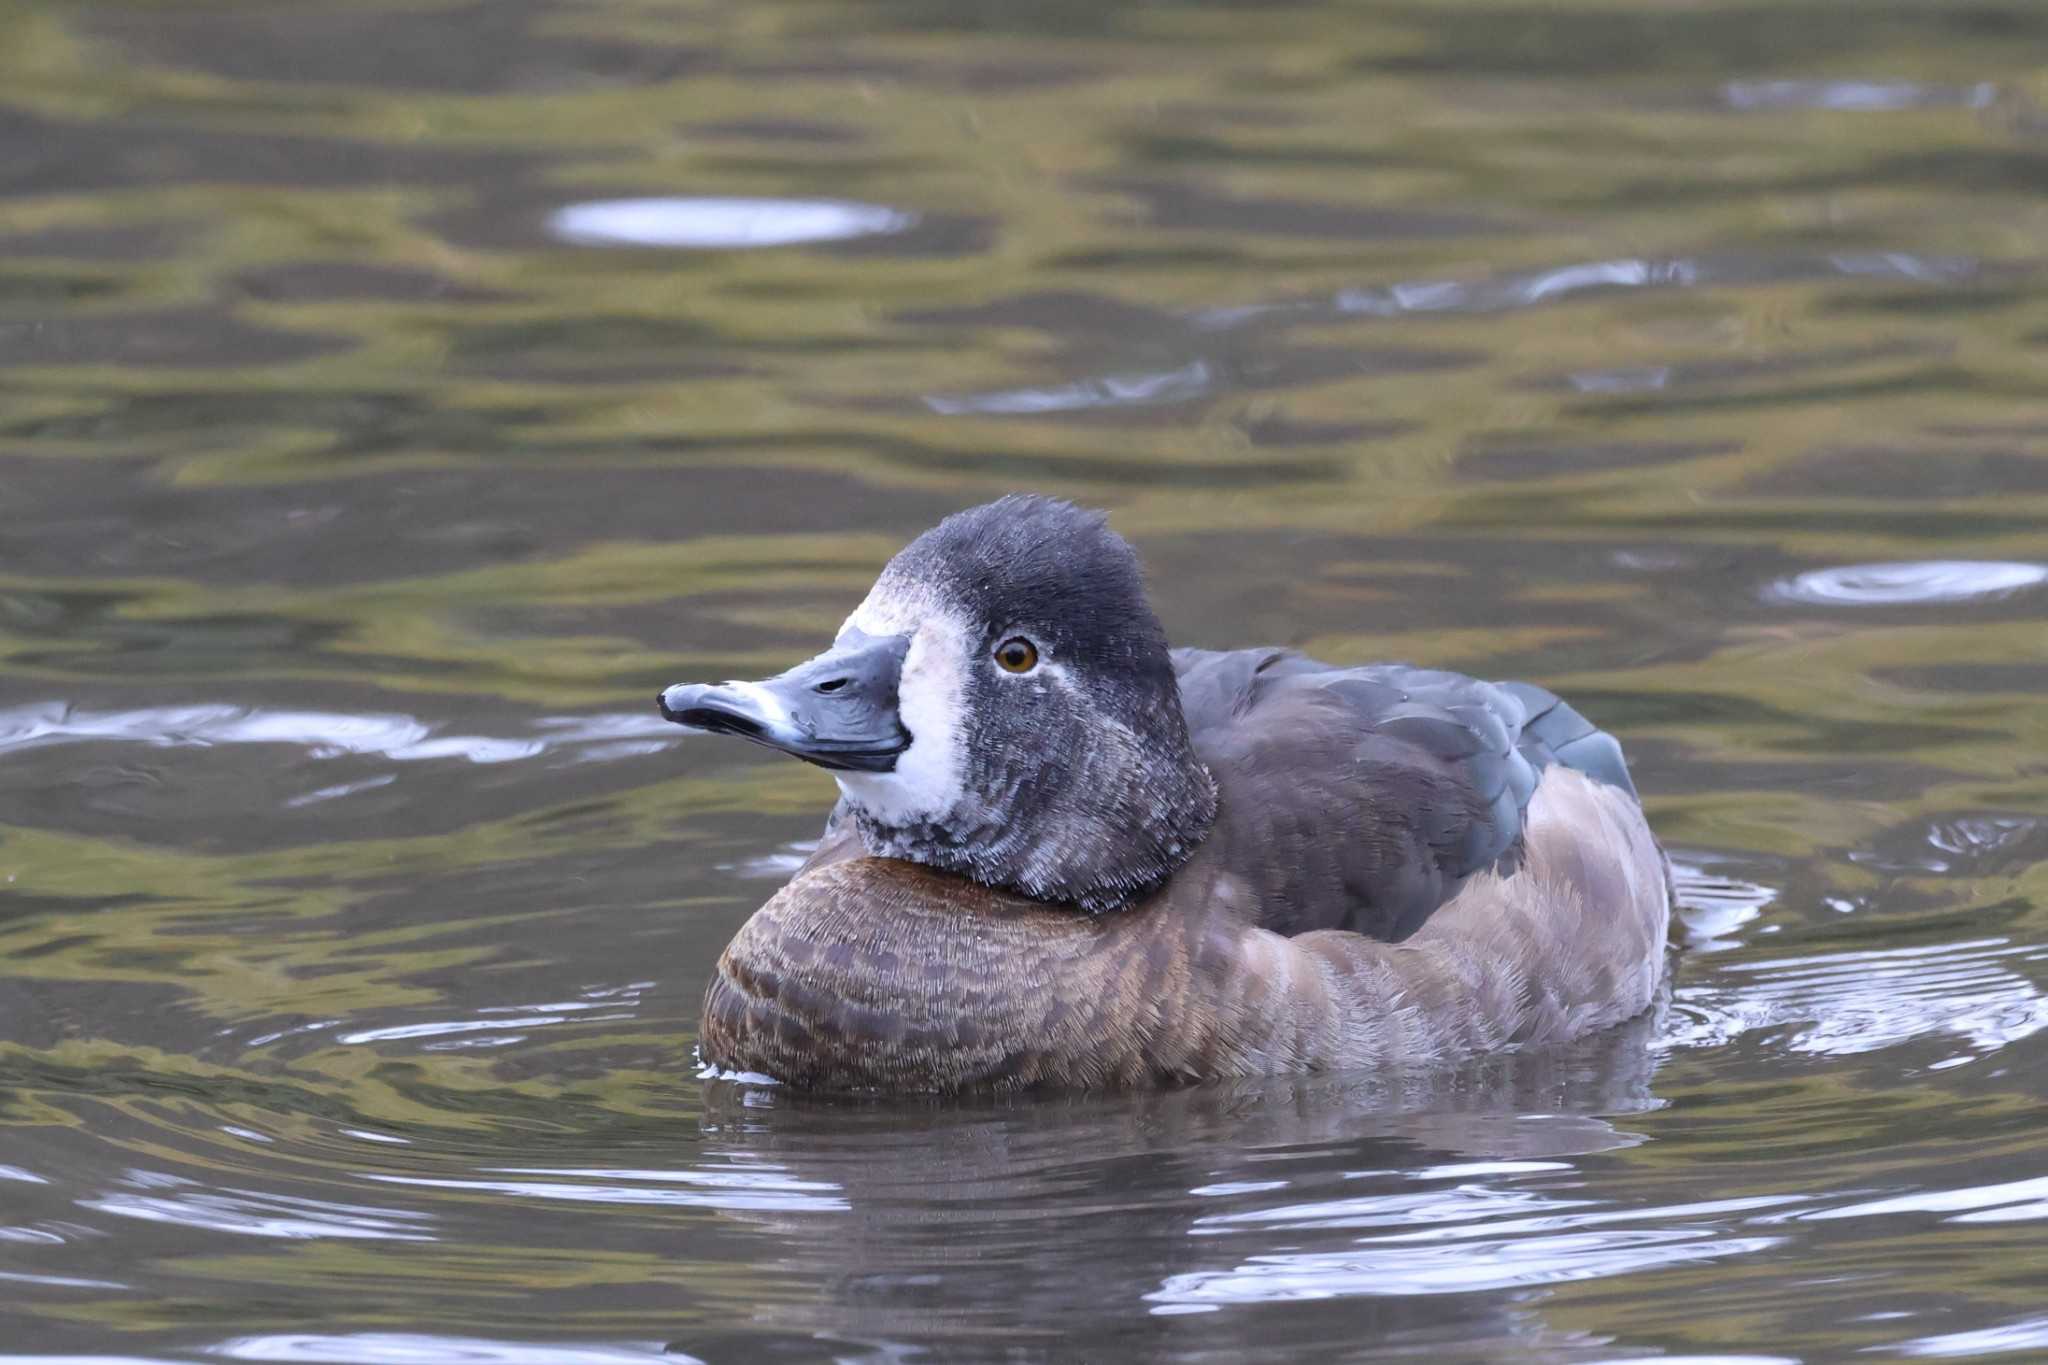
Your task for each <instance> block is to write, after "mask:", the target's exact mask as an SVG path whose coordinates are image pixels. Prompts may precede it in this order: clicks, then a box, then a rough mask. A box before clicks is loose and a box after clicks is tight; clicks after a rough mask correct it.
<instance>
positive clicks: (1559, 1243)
mask: <svg viewBox="0 0 2048 1365" xmlns="http://www.w3.org/2000/svg"><path fill="white" fill-rule="evenodd" d="M1570 1170H1571V1167H1570V1165H1569V1164H1568V1163H1561V1162H1556V1161H1502V1162H1467V1163H1456V1164H1449V1165H1441V1166H1437V1167H1432V1168H1429V1169H1427V1170H1422V1171H1417V1172H1414V1173H1412V1175H1411V1176H1410V1177H1409V1178H1410V1179H1414V1180H1424V1179H1432V1178H1451V1179H1457V1180H1459V1182H1460V1183H1457V1184H1455V1185H1451V1186H1449V1187H1437V1188H1432V1189H1425V1190H1398V1191H1386V1192H1379V1193H1373V1194H1365V1195H1360V1196H1357V1197H1354V1198H1346V1199H1334V1200H1317V1201H1311V1202H1306V1203H1296V1204H1280V1205H1275V1206H1272V1207H1268V1208H1259V1209H1243V1210H1237V1211H1234V1212H1230V1213H1218V1214H1210V1215H1206V1216H1204V1217H1201V1218H1197V1219H1196V1220H1195V1222H1194V1225H1193V1227H1192V1228H1191V1229H1190V1233H1191V1235H1193V1236H1196V1237H1218V1238H1225V1237H1228V1238H1241V1237H1243V1236H1245V1235H1247V1234H1257V1235H1259V1236H1261V1237H1272V1236H1274V1235H1275V1234H1300V1233H1311V1232H1326V1231H1329V1230H1332V1229H1350V1228H1358V1229H1388V1231H1382V1232H1377V1233H1376V1234H1375V1235H1372V1236H1367V1237H1361V1238H1358V1239H1357V1240H1355V1241H1353V1242H1351V1243H1350V1244H1349V1245H1348V1246H1346V1247H1345V1248H1344V1249H1342V1250H1336V1251H1314V1252H1303V1251H1294V1250H1281V1251H1274V1252H1269V1253H1262V1254H1258V1255H1253V1256H1248V1257H1246V1258H1244V1259H1243V1260H1241V1261H1240V1262H1238V1263H1237V1264H1236V1265H1233V1266H1231V1267H1229V1268H1227V1269H1222V1270H1204V1271H1195V1272H1191V1273H1187V1274H1181V1275H1174V1276H1171V1277H1169V1278H1168V1279H1167V1280H1165V1281H1164V1282H1163V1283H1162V1284H1161V1285H1160V1287H1159V1288H1158V1289H1156V1290H1154V1291H1152V1292H1151V1293H1150V1294H1147V1295H1146V1296H1145V1298H1146V1300H1147V1301H1148V1302H1150V1303H1152V1304H1153V1305H1154V1308H1153V1310H1152V1311H1154V1312H1155V1313H1185V1312H1191V1311H1199V1310H1200V1309H1202V1308H1204V1307H1211V1308H1213V1307H1216V1306H1219V1305H1222V1304H1226V1303H1250V1302H1271V1301H1278V1300H1293V1299H1327V1298H1344V1297H1353V1296H1376V1295H1401V1294H1453V1293H1466V1292H1470V1291H1474V1290H1488V1289H1512V1288H1520V1287H1526V1286H1530V1285H1541V1284H1558V1283H1563V1282H1565V1281H1569V1280H1585V1279H1595V1278H1599V1277H1603V1276H1608V1275H1619V1274H1629V1273H1635V1272H1638V1271H1643V1270H1653V1269H1658V1268H1661V1267H1665V1266H1671V1265H1680V1264H1686V1263H1689V1262H1695V1261H1702V1260H1708V1259H1713V1258H1717V1257H1722V1256H1734V1255H1743V1254H1747V1253H1750V1252H1754V1251H1759V1250H1762V1249H1764V1248H1766V1247H1770V1246H1774V1245H1776V1244H1778V1243H1779V1242H1781V1241H1783V1240H1784V1239H1783V1238H1781V1237H1778V1236H1775V1235H1744V1236H1731V1235H1728V1234H1727V1233H1726V1232H1725V1230H1724V1229H1723V1228H1722V1227H1719V1226H1716V1224H1718V1223H1722V1222H1725V1221H1727V1220H1728V1217H1729V1215H1748V1214H1756V1213H1760V1212H1763V1211H1767V1210H1774V1209H1784V1208H1787V1207H1791V1206H1796V1205H1801V1204H1806V1203H1810V1202H1811V1200H1810V1198H1809V1197H1808V1196H1805V1195H1768V1196H1756V1197H1752V1198H1742V1199H1722V1200H1714V1201H1709V1202H1702V1203H1693V1204H1676V1205H1666V1206H1662V1207H1657V1208H1630V1209H1623V1208H1615V1207H1613V1206H1611V1205H1609V1204H1605V1203H1604V1202H1603V1201H1599V1200H1595V1199H1590V1198H1582V1197H1570V1198H1564V1197H1558V1196H1556V1195H1552V1194H1548V1193H1545V1192H1544V1191H1541V1190H1537V1189H1526V1188H1515V1187H1514V1186H1513V1184H1512V1182H1514V1181H1516V1180H1519V1179H1526V1178H1529V1177H1535V1176H1556V1175H1558V1174H1560V1173H1564V1172H1569V1171H1570ZM1370 1174H1376V1175H1380V1176H1383V1177H1384V1176H1386V1175H1388V1174H1390V1173H1387V1172H1373V1173H1370ZM1482 1181H1491V1182H1494V1183H1482ZM1503 1182H1505V1183H1503ZM1738 1221H1747V1220H1738ZM1646 1223H1647V1224H1651V1225H1652V1226H1640V1225H1641V1224H1646Z"/></svg>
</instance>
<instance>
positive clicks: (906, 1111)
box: [685, 1009, 1773, 1359]
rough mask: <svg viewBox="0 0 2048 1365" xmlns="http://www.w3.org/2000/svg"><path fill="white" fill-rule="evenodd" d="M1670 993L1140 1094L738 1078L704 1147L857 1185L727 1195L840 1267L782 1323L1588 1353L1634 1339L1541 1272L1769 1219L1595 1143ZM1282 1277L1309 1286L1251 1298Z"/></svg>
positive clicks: (1741, 1245)
mask: <svg viewBox="0 0 2048 1365" xmlns="http://www.w3.org/2000/svg"><path fill="white" fill-rule="evenodd" d="M1660 1016H1661V1009H1660V1010H1659V1011H1654V1012H1652V1013H1651V1014H1649V1015H1646V1016H1644V1017H1642V1018H1640V1019H1638V1020H1635V1021H1633V1022H1632V1023H1630V1024H1629V1025H1627V1026H1625V1027H1623V1028H1621V1029H1618V1030H1614V1031H1612V1032H1609V1033H1606V1034H1603V1035H1600V1036H1599V1037H1596V1038H1593V1039H1589V1040H1585V1041H1584V1042H1582V1043H1580V1044H1578V1045H1575V1046H1573V1047H1570V1048H1566V1049H1560V1050H1556V1051H1551V1052H1544V1053H1530V1054H1526V1055H1512V1056H1507V1057H1499V1058H1494V1059H1491V1060H1489V1061H1487V1062H1485V1063H1482V1064H1478V1065H1474V1066H1470V1067H1467V1068H1464V1069H1462V1070H1458V1071H1452V1072H1438V1073H1434V1074H1387V1075H1369V1076H1310V1077H1290V1078H1285V1079H1275V1080H1270V1081H1260V1082H1241V1083H1236V1084H1230V1085H1219V1086H1208V1087H1202V1088H1198V1089H1190V1090H1180V1091H1169V1092H1163V1093H1156V1094H1146V1095H1138V1096H1127V1097H1106V1096H1094V1097H1077V1098H1071V1099H1067V1098H1031V1099H1013V1100H1006V1101H988V1102H983V1103H979V1104H977V1103H973V1102H945V1103H940V1102H931V1103H928V1104H923V1105H916V1104H906V1103H905V1102H904V1101H902V1100H890V1101H886V1102H884V1101H859V1100H826V1099H818V1098H813V1097H805V1096H801V1095H796V1094H792V1093H790V1092H787V1091H784V1090H781V1089H777V1088H770V1087H763V1086H759V1085H749V1084H744V1083H739V1082H728V1081H714V1082H711V1083H709V1084H708V1085H707V1090H706V1104H707V1116H706V1119H705V1128H706V1136H707V1143H706V1149H705V1152H704V1156H703V1160H704V1161H705V1162H706V1163H707V1164H711V1165H717V1166H723V1167H727V1168H731V1167H735V1166H749V1165H751V1166H757V1167H758V1166H768V1167H772V1168H773V1169H775V1170H777V1171H778V1172H779V1173H780V1174H781V1177H782V1178H783V1179H786V1180H796V1181H801V1182H803V1183H804V1184H805V1185H806V1186H807V1187H810V1188H812V1189H815V1190H826V1189H829V1190H831V1191H833V1192H834V1200H833V1202H834V1203H835V1204H837V1205H838V1206H839V1207H836V1208H832V1209H830V1210H829V1211H827V1210H824V1209H822V1208H819V1207H817V1206H812V1207H808V1208H806V1207H800V1206H791V1205H774V1204H769V1205H761V1206H755V1207H744V1208H729V1209H727V1210H726V1212H727V1214H728V1216H730V1217H732V1218H734V1219H736V1220H739V1221H741V1222H743V1223H744V1224H746V1225H748V1226H750V1227H751V1228H753V1229H755V1230H757V1231H758V1232H760V1233H761V1234H762V1235H764V1236H767V1237H770V1238H772V1239H773V1240H774V1242H775V1250H774V1254H775V1257H776V1259H777V1260H778V1262H779V1263H780V1264H781V1265H782V1266H783V1267H784V1268H785V1269H786V1270H787V1271H788V1272H789V1274H790V1277H791V1278H792V1279H795V1280H797V1281H799V1282H803V1283H809V1284H819V1285H823V1286H827V1289H826V1292H825V1293H824V1294H823V1295H821V1296H819V1297H818V1298H816V1299H809V1300H802V1301H785V1302H776V1303H772V1304H767V1305H763V1306H762V1307H761V1308H760V1309H759V1310H758V1311H759V1316H760V1319H761V1325H767V1326H772V1327H774V1328H776V1329H779V1330H781V1331H800V1332H810V1333H816V1334H819V1335H821V1336H829V1337H831V1338H832V1339H834V1340H837V1341H840V1342H844V1343H867V1344H869V1345H870V1346H873V1345H876V1344H877V1343H887V1342H890V1341H902V1340H905V1339H915V1340H918V1341H922V1342H927V1343H929V1342H933V1341H935V1340H938V1341H953V1342H955V1343H956V1344H957V1345H958V1346H959V1347H961V1348H962V1349H968V1348H969V1347H970V1343H974V1344H975V1345H974V1346H973V1349H979V1348H980V1346H983V1345H991V1344H993V1343H994V1342H996V1341H998V1340H1000V1341H1007V1342H1010V1343H1012V1344H1014V1345H1015V1346H1017V1347H1019V1348H1021V1349H1025V1350H1027V1351H1028V1350H1031V1349H1034V1348H1043V1347H1047V1346H1049V1345H1051V1344H1052V1343H1056V1342H1059V1341H1074V1340H1090V1339H1093V1340H1096V1341H1098V1342H1107V1341H1108V1340H1110V1338H1112V1337H1114V1338H1116V1339H1117V1340H1118V1341H1119V1342H1121V1343H1123V1344H1122V1345H1120V1346H1119V1347H1118V1349H1117V1354H1118V1356H1119V1358H1124V1357H1127V1356H1138V1357H1142V1356H1144V1355H1146V1354H1148V1353H1149V1351H1150V1349H1151V1347H1150V1345H1149V1344H1148V1343H1147V1342H1144V1341H1136V1340H1129V1338H1130V1335H1131V1332H1132V1323H1133V1322H1134V1321H1137V1322H1143V1323H1147V1324H1149V1326H1148V1327H1147V1329H1146V1330H1147V1331H1148V1332H1150V1333H1152V1334H1153V1338H1154V1339H1155V1340H1156V1341H1157V1342H1159V1343H1162V1347H1161V1348H1162V1349H1165V1347H1164V1345H1163V1343H1168V1342H1178V1343H1179V1345H1178V1346H1175V1347H1174V1348H1173V1349H1174V1350H1178V1349H1180V1347H1181V1346H1185V1345H1187V1335H1186V1334H1188V1333H1193V1332H1199V1333H1201V1334H1203V1340H1204V1341H1206V1342H1208V1343H1209V1346H1210V1348H1211V1349H1218V1350H1224V1349H1226V1345H1227V1353H1228V1354H1231V1355H1232V1358H1244V1357H1245V1356H1247V1355H1257V1354H1261V1353H1263V1352H1271V1353H1272V1354H1275V1355H1288V1354H1292V1353H1296V1352H1299V1351H1300V1350H1302V1349H1303V1348H1305V1347H1310V1346H1313V1345H1316V1344H1317V1343H1339V1342H1345V1341H1349V1342H1353V1343H1359V1342H1364V1341H1368V1340H1371V1341H1378V1342H1381V1343H1383V1344H1386V1345H1389V1346H1391V1345H1395V1344H1397V1343H1399V1344H1406V1345H1409V1346H1413V1347H1415V1348H1417V1349H1422V1348H1424V1347H1425V1346H1426V1344H1427V1343H1429V1342H1431V1341H1436V1342H1439V1343H1442V1344H1445V1345H1448V1344H1451V1343H1456V1344H1457V1345H1458V1347H1459V1349H1460V1350H1462V1351H1467V1352H1469V1351H1471V1350H1472V1349H1473V1347H1474V1343H1475V1342H1485V1341H1497V1342H1498V1343H1500V1347H1501V1349H1502V1351H1504V1352H1509V1353H1510V1354H1513V1355H1514V1358H1517V1359H1530V1358H1546V1357H1555V1358H1558V1359H1569V1358H1575V1357H1576V1356H1578V1355H1579V1354H1581V1353H1584V1352H1591V1351H1593V1350H1594V1349H1595V1348H1596V1347H1604V1348H1605V1349H1609V1350H1611V1348H1612V1343H1611V1342H1604V1343H1603V1342H1596V1341H1594V1340H1592V1339H1582V1338H1581V1337H1579V1336H1577V1335H1575V1334H1572V1333H1569V1332H1559V1331H1554V1330H1553V1329H1552V1328H1551V1327H1550V1326H1549V1325H1548V1324H1547V1323H1546V1322H1545V1321H1544V1319H1543V1317H1542V1315H1541V1314H1540V1312H1539V1311H1538V1307H1539V1305H1540V1303H1541V1301H1542V1297H1543V1293H1542V1286H1545V1285H1549V1284H1555V1283H1560V1282H1564V1281H1567V1280H1577V1279H1588V1278H1596V1277H1600V1276H1606V1275H1613V1274H1619V1273H1623V1272H1627V1271H1636V1270H1641V1269H1645V1268H1656V1267H1665V1266H1682V1265H1685V1264H1688V1263H1692V1262H1697V1261H1704V1260H1708V1259H1714V1258H1720V1257H1725V1256H1729V1255H1736V1254H1740V1253H1743V1252H1747V1251H1753V1250H1756V1249H1758V1248H1760V1247H1762V1246H1766V1245H1769V1244H1770V1242H1771V1241H1772V1240H1773V1239H1772V1238H1770V1237H1769V1236H1767V1235H1757V1236H1724V1235H1722V1233H1721V1228H1722V1227H1723V1226H1725V1225H1726V1224H1727V1223H1728V1222H1729V1221H1731V1220H1729V1219H1727V1218H1724V1217H1720V1216H1719V1215H1722V1214H1739V1213H1741V1212H1743V1211H1744V1210H1741V1209H1736V1208H1733V1207H1732V1205H1733V1204H1735V1203H1740V1202H1742V1201H1727V1202H1728V1203H1729V1204H1730V1205H1731V1207H1727V1208H1723V1207H1722V1206H1721V1205H1719V1204H1712V1203H1706V1204H1701V1205H1699V1206H1697V1207H1692V1208H1686V1209H1657V1208H1623V1207H1618V1206H1616V1205H1615V1204H1614V1203H1612V1202H1611V1201H1610V1200H1606V1199H1598V1198H1594V1197H1593V1196H1591V1195H1589V1194H1588V1192H1587V1187H1586V1185H1585V1183H1584V1182H1583V1179H1582V1164H1583V1163H1585V1162H1586V1161H1588V1160H1593V1159H1597V1158H1598V1156H1599V1154H1601V1153H1608V1152H1613V1151H1615V1150H1617V1149H1621V1148H1626V1147H1631V1146H1634V1145H1636V1144H1637V1143H1639V1142H1641V1141H1642V1140H1643V1139H1642V1137H1641V1136H1640V1135H1639V1134H1636V1133H1633V1132H1631V1131H1629V1129H1628V1127H1627V1124H1626V1116H1628V1115H1630V1114H1635V1113H1641V1112H1643V1111H1645V1110H1648V1109H1650V1108H1653V1107H1655V1106H1656V1105H1657V1103H1658V1101H1657V1100H1656V1099H1655V1098H1654V1096H1653V1095H1652V1093H1651V1087H1650V1082H1651V1077H1652V1074H1653V1072H1654V1071H1655V1068H1656V1066H1657V1062H1658V1058H1659V1055H1660V1054H1659V1051H1658V1049H1657V1047H1656V1039H1657V1037H1658V1034H1659V1030H1660V1028H1661V1027H1662V1020H1661V1017H1660ZM1603 1183H1605V1184H1607V1185H1609V1186H1611V1185H1612V1183H1613V1182H1612V1180H1611V1179H1610V1180H1608V1181H1606V1182H1603ZM1667 1215H1668V1216H1667ZM1278 1301H1286V1302H1289V1303H1291V1304H1294V1305H1295V1307H1293V1308H1291V1309H1290V1310H1289V1311H1288V1312H1287V1313H1285V1314H1284V1315H1272V1314H1265V1313H1258V1312H1245V1311H1241V1310H1242V1309H1243V1308H1244V1307H1245V1306H1247V1305H1256V1304H1262V1303H1272V1302H1278ZM1134 1307H1138V1308H1142V1309H1143V1310H1144V1312H1143V1314H1142V1316H1139V1315H1134V1314H1133V1312H1132V1309H1133V1308H1134ZM1182 1319H1188V1320H1187V1321H1185V1322H1182V1321H1179V1320H1182ZM685 1344H687V1343H685ZM1531 1351H1540V1352H1542V1353H1543V1356H1542V1357H1538V1356H1531V1355H1530V1354H1529V1352H1531ZM1517 1353H1518V1354H1517Z"/></svg>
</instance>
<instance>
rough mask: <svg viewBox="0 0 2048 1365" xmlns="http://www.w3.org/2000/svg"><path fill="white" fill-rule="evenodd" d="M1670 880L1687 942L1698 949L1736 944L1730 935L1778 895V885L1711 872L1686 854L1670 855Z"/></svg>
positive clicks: (1703, 949) (1699, 950) (1717, 949)
mask: <svg viewBox="0 0 2048 1365" xmlns="http://www.w3.org/2000/svg"><path fill="white" fill-rule="evenodd" d="M1671 882H1672V887H1673V890H1674V891H1675V893H1676V896H1675V899H1676V904H1677V911H1678V920H1679V923H1680V924H1681V925H1683V926H1684V933H1685V944H1686V946H1687V947H1688V948H1691V949H1693V950H1695V951H1697V952H1718V951H1719V950H1721V949H1723V948H1733V947H1736V946H1737V943H1738V941H1737V940H1736V939H1734V938H1731V937H1729V936H1730V935H1731V934H1733V933H1734V932H1735V931H1736V930H1737V929H1740V928H1741V927H1742V926H1743V925H1745V924H1748V923H1749V922H1750V921H1751V920H1753V919H1755V918H1756V917H1757V916H1759V915H1761V914H1762V913H1763V912H1764V907H1765V906H1767V905H1769V904H1771V902H1773V901H1775V900H1777V899H1778V893H1777V891H1776V890H1775V889H1773V888H1771V887H1768V886H1764V885H1762V884H1761V883H1758V882H1751V881H1744V880H1743V879H1742V878H1740V877H1731V876H1728V875H1726V874H1724V873H1719V872H1710V871H1708V870H1707V868H1706V867H1704V866H1703V865H1701V864H1700V863H1697V862H1694V861H1692V860H1691V859H1689V858H1687V857H1685V856H1684V855H1682V854H1680V853H1677V852H1675V851H1674V852H1673V853H1672V855H1671Z"/></svg>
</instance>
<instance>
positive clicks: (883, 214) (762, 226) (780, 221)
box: [547, 196, 917, 251]
mask: <svg viewBox="0 0 2048 1365" xmlns="http://www.w3.org/2000/svg"><path fill="white" fill-rule="evenodd" d="M916 225H917V215H916V214H914V213H907V212H905V211H903V210H901V209H892V208H886V207H884V206H882V205H880V204H861V203H855V202H852V201H850V200H837V199H719V198H692V197H685V196H677V197H673V198H652V199H597V200H592V201H590V202H588V203H582V204H570V205H568V206H567V207H564V208H560V209H556V210H555V211H554V212H553V213H551V214H549V215H548V222H547V226H548V231H549V232H551V233H553V234H554V235H555V236H556V237H559V238H560V239H562V240H563V241H565V242H570V243H573V244H575V245H577V246H652V247H675V248H679V249H683V250H688V251H734V250H748V249H752V248H758V247H771V246H799V245H802V244H805V243H810V242H844V241H851V240H853V239H854V238H858V237H875V236H882V235H886V234H889V233H896V232H904V231H907V230H908V229H910V228H912V227H915V226H916Z"/></svg>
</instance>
